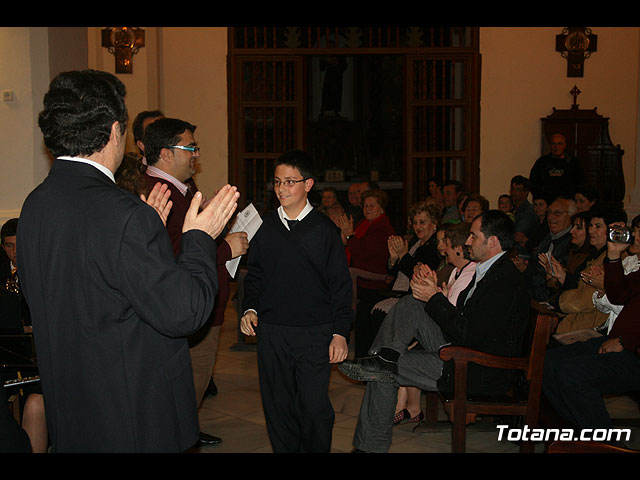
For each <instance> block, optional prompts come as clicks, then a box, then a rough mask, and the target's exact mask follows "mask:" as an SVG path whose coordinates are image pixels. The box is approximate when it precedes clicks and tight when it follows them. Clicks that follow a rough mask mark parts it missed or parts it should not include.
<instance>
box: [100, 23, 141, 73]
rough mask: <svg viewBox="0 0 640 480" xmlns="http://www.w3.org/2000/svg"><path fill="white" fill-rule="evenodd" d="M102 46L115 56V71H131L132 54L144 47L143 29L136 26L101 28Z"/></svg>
mask: <svg viewBox="0 0 640 480" xmlns="http://www.w3.org/2000/svg"><path fill="white" fill-rule="evenodd" d="M102 46H103V47H105V48H106V49H107V50H108V51H109V53H112V54H113V55H114V56H115V57H116V73H133V62H132V58H133V55H135V54H136V53H138V50H139V49H140V48H142V47H144V30H143V29H142V28H138V27H107V28H103V29H102Z"/></svg>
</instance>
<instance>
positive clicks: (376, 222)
mask: <svg viewBox="0 0 640 480" xmlns="http://www.w3.org/2000/svg"><path fill="white" fill-rule="evenodd" d="M387 202H388V197H387V194H386V193H385V192H384V191H383V190H380V189H376V190H367V191H365V192H364V193H363V194H362V210H363V212H364V220H363V221H361V222H360V223H359V224H358V226H357V227H356V228H354V225H353V220H352V219H350V218H347V216H346V215H342V216H341V217H340V230H341V233H342V240H343V242H345V244H346V249H347V259H348V260H349V265H350V267H351V269H352V274H353V275H355V276H357V277H358V278H357V281H356V285H355V286H354V288H355V289H356V295H357V299H358V303H357V306H356V317H355V325H354V327H355V350H356V355H357V354H359V353H362V351H364V352H366V347H363V345H366V344H367V343H368V342H370V341H371V339H372V338H373V336H374V335H375V331H373V332H372V331H371V330H372V326H371V324H370V315H369V313H370V312H371V308H372V307H373V306H374V305H375V304H376V302H378V301H379V300H380V292H381V291H382V290H386V289H387V288H388V287H389V285H388V283H387V280H386V277H388V271H387V262H388V260H389V248H388V245H387V241H388V239H389V237H390V236H392V235H394V234H395V232H394V230H393V227H392V226H391V221H390V220H389V217H388V216H387V215H386V214H385V213H384V210H385V208H386V207H387ZM370 274H373V275H370ZM367 277H369V278H367Z"/></svg>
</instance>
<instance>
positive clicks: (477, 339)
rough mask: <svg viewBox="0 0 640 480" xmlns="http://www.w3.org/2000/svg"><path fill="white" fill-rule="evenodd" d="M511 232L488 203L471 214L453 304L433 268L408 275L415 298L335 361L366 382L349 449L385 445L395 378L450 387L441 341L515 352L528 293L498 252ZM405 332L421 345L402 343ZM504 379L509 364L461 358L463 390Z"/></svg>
mask: <svg viewBox="0 0 640 480" xmlns="http://www.w3.org/2000/svg"><path fill="white" fill-rule="evenodd" d="M513 237H514V226H513V222H512V221H511V220H510V219H509V217H507V216H506V215H505V214H504V213H502V212H499V211H497V210H490V211H488V212H485V213H483V214H482V215H481V216H479V217H478V218H476V219H475V220H474V222H473V223H472V225H471V234H470V235H469V238H468V239H467V241H466V246H467V248H468V249H469V253H470V258H471V260H473V261H476V262H478V264H477V266H476V273H475V276H474V278H473V279H472V280H471V282H470V283H469V286H468V287H467V288H466V289H465V290H464V291H463V292H461V293H460V295H459V296H458V301H457V305H456V306H454V305H452V304H451V303H450V302H449V301H448V300H447V297H446V296H445V295H444V294H443V293H442V291H440V289H439V288H438V286H437V284H436V281H435V278H434V276H432V277H427V278H424V277H421V276H419V275H414V278H413V279H412V281H411V288H412V292H413V293H412V295H413V296H414V298H416V299H419V300H421V302H415V303H414V305H415V308H414V309H413V311H411V312H408V310H404V311H403V312H404V314H403V315H398V316H397V318H393V317H392V318H390V316H391V314H392V313H391V312H390V314H389V315H388V316H387V318H386V319H385V322H384V325H385V328H381V330H380V331H379V332H378V336H377V337H376V339H375V341H374V343H373V346H372V348H371V350H370V354H371V355H372V356H371V357H365V358H362V359H358V360H355V361H346V362H343V363H342V365H340V370H341V371H342V372H343V373H345V374H346V375H348V376H349V377H351V378H353V379H356V380H361V381H365V382H368V383H367V388H366V391H365V395H364V398H363V400H362V406H361V409H360V417H359V419H358V425H357V427H356V432H355V435H354V442H353V444H354V447H355V451H364V452H380V453H382V452H387V451H388V450H389V447H390V445H391V435H392V427H393V415H394V412H395V407H396V402H397V394H398V387H399V386H401V385H402V386H415V387H419V388H421V389H423V390H427V391H438V390H439V391H442V392H445V393H448V392H451V391H453V385H454V382H453V373H454V370H453V364H452V362H447V363H443V362H442V360H440V357H439V356H438V350H439V348H440V347H441V346H442V345H444V344H447V343H451V344H452V345H458V346H464V347H470V348H473V349H477V350H481V351H483V352H488V353H492V354H495V355H504V356H514V355H520V354H521V353H522V350H523V347H524V336H525V333H526V327H527V321H528V318H529V296H528V294H527V290H526V287H525V285H524V282H523V280H522V275H521V274H520V272H519V271H518V270H517V269H516V268H515V266H514V265H513V262H512V261H511V260H510V259H509V257H508V256H507V255H505V252H506V251H508V250H509V249H510V248H511V246H512V245H513ZM392 312H393V310H392ZM409 313H410V314H409ZM413 338H416V339H417V340H418V341H419V342H420V344H421V345H422V347H423V350H417V349H411V350H407V346H408V345H409V344H410V343H411V341H412V339H413ZM512 381H513V372H511V371H508V370H499V369H492V368H487V367H483V366H479V365H470V366H469V377H468V387H467V388H468V392H469V394H470V395H500V394H503V393H505V392H506V391H507V390H508V389H509V387H510V386H511V383H512Z"/></svg>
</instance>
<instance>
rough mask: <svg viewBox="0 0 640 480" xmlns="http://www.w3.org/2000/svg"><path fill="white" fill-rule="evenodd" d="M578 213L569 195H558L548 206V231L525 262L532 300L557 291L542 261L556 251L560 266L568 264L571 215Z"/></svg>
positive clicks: (540, 298)
mask: <svg viewBox="0 0 640 480" xmlns="http://www.w3.org/2000/svg"><path fill="white" fill-rule="evenodd" d="M575 213H576V204H575V202H574V201H573V200H569V199H567V198H558V199H556V200H555V201H554V202H553V203H552V204H551V205H549V209H548V210H547V224H548V225H549V233H548V234H547V236H546V237H545V238H544V239H543V240H542V241H541V242H540V244H539V245H538V246H537V247H535V248H534V249H533V251H532V252H531V259H530V260H529V261H528V262H527V263H526V268H525V270H524V279H525V282H526V284H527V288H528V289H529V294H530V295H531V298H532V299H533V300H537V301H540V302H542V301H547V300H549V299H550V298H551V297H552V296H553V295H554V293H555V290H554V289H551V288H550V287H549V285H548V279H547V272H546V270H545V268H544V265H543V264H542V263H541V258H542V257H544V258H545V259H546V258H547V256H548V255H549V256H550V255H553V257H554V259H555V261H556V262H557V263H558V264H560V265H561V266H562V267H561V268H566V265H567V261H568V260H569V250H570V247H571V217H572V216H573V215H574V214H575Z"/></svg>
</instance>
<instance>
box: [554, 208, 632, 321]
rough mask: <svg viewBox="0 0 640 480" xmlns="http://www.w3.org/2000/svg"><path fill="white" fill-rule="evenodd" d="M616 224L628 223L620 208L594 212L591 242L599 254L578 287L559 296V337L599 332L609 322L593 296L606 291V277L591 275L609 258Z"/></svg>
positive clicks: (583, 273)
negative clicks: (610, 230)
mask: <svg viewBox="0 0 640 480" xmlns="http://www.w3.org/2000/svg"><path fill="white" fill-rule="evenodd" d="M616 222H622V223H624V224H626V223H627V214H626V212H625V211H624V210H622V209H621V208H620V207H616V206H613V205H604V204H597V205H594V207H593V208H592V209H591V221H590V222H589V242H590V243H591V245H592V246H593V247H594V248H595V249H596V252H597V253H596V255H595V256H594V258H593V259H592V260H590V261H589V262H587V264H586V267H585V268H584V269H583V270H582V272H581V273H580V277H581V281H580V282H579V283H578V285H577V286H576V287H575V288H572V289H569V290H565V291H564V292H562V294H561V295H560V297H559V299H558V307H559V308H560V311H561V312H562V313H563V314H564V315H565V316H564V317H563V318H562V320H560V323H559V324H558V328H557V330H556V333H567V332H574V331H576V330H582V329H588V328H596V327H599V326H601V325H602V324H604V323H605V322H606V321H607V318H608V315H607V314H606V313H603V312H601V311H599V310H598V309H597V308H596V307H595V305H594V304H593V293H594V292H596V291H601V292H602V291H604V281H603V277H600V276H594V275H589V271H590V268H592V267H597V266H601V265H602V264H603V261H604V259H605V257H606V255H607V239H608V237H607V234H608V226H609V225H611V224H612V223H616Z"/></svg>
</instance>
